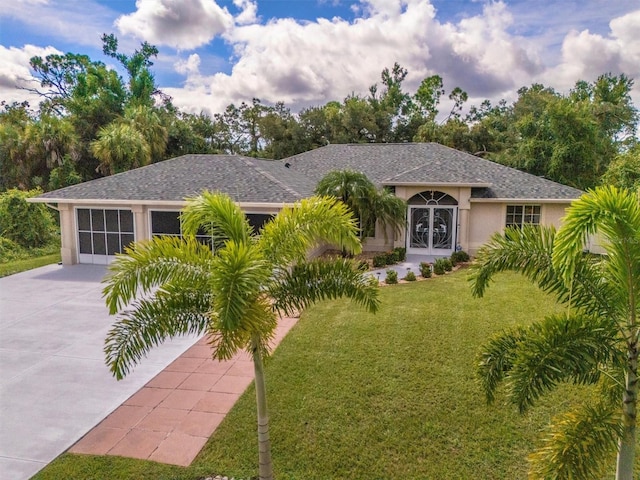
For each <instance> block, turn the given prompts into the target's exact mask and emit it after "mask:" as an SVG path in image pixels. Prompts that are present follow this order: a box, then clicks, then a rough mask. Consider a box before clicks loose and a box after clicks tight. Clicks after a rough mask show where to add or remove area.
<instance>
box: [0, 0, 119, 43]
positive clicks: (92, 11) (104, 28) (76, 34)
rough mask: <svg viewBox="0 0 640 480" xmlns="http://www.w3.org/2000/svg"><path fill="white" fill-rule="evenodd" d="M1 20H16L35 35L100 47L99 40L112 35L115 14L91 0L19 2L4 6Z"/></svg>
mask: <svg viewBox="0 0 640 480" xmlns="http://www.w3.org/2000/svg"><path fill="white" fill-rule="evenodd" d="M2 17H9V18H12V19H14V20H17V21H19V22H21V23H22V24H24V25H25V27H26V29H31V30H33V31H34V32H35V33H37V34H38V35H43V34H45V35H52V36H54V37H55V38H56V39H58V40H60V39H62V40H65V41H68V42H73V43H77V44H79V45H91V46H95V47H98V46H100V47H101V46H102V42H101V40H100V36H101V35H102V33H105V32H109V31H111V29H112V22H113V17H114V12H113V10H110V9H109V8H108V7H105V6H103V5H100V4H99V3H97V2H94V1H92V0H86V1H81V2H80V1H77V0H57V1H56V2H52V1H48V0H22V1H17V2H16V1H7V2H3V3H2V8H1V9H0V18H2ZM3 43H4V44H6V40H4V41H3Z"/></svg>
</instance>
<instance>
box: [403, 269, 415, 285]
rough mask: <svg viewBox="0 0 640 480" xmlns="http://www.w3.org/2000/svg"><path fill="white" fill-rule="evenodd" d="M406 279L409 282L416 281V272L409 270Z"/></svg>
mask: <svg viewBox="0 0 640 480" xmlns="http://www.w3.org/2000/svg"><path fill="white" fill-rule="evenodd" d="M404 280H406V281H407V282H415V281H416V280H417V278H416V274H415V273H413V272H412V271H411V270H409V271H408V272H407V274H406V275H405V277H404Z"/></svg>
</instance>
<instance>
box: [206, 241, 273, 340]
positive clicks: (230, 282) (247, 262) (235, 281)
mask: <svg viewBox="0 0 640 480" xmlns="http://www.w3.org/2000/svg"><path fill="white" fill-rule="evenodd" d="M270 276H271V269H270V268H269V265H268V263H267V262H266V261H265V260H264V257H263V256H262V254H261V252H260V251H259V250H258V249H257V248H255V247H254V245H252V244H250V243H236V242H235V241H233V240H230V241H228V242H227V244H226V245H225V247H224V248H223V249H221V250H219V252H218V255H217V256H216V257H215V259H214V261H213V265H212V271H211V280H210V283H209V285H210V287H211V289H212V292H213V294H214V295H215V302H214V308H215V312H216V314H217V316H218V319H219V321H220V328H221V330H222V331H224V332H227V331H232V330H235V329H237V328H238V326H239V324H240V323H249V324H250V323H252V321H253V320H254V319H253V318H252V314H254V313H257V312H258V311H257V310H256V309H255V308H254V304H255V303H256V302H257V301H258V299H259V298H260V296H261V295H262V286H263V285H264V284H265V283H267V281H268V280H269V278H270Z"/></svg>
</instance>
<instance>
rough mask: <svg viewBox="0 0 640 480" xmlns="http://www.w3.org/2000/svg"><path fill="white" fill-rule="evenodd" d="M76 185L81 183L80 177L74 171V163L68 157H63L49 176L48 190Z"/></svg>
mask: <svg viewBox="0 0 640 480" xmlns="http://www.w3.org/2000/svg"><path fill="white" fill-rule="evenodd" d="M78 183H82V177H81V176H80V174H79V173H78V172H77V171H76V168H75V162H73V160H71V159H70V158H69V157H68V156H65V157H64V158H63V159H62V162H61V163H60V165H58V166H57V167H55V168H54V169H53V170H51V173H50V174H49V190H57V189H58V188H63V187H68V186H69V185H76V184H78Z"/></svg>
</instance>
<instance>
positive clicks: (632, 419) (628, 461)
mask: <svg viewBox="0 0 640 480" xmlns="http://www.w3.org/2000/svg"><path fill="white" fill-rule="evenodd" d="M637 405H638V342H637V341H632V342H631V343H630V344H629V349H628V353H627V374H626V376H625V390H624V396H623V398H622V412H623V413H622V420H623V429H624V430H623V433H622V437H621V438H620V444H619V446H618V463H617V466H616V480H633V462H634V457H635V446H636V414H637Z"/></svg>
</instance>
